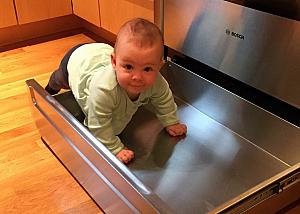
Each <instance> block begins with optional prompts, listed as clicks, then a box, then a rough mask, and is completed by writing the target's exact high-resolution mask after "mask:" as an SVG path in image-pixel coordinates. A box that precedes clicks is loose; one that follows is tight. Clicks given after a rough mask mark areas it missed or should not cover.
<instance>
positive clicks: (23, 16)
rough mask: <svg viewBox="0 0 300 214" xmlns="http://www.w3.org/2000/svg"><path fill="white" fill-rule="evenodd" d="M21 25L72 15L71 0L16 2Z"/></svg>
mask: <svg viewBox="0 0 300 214" xmlns="http://www.w3.org/2000/svg"><path fill="white" fill-rule="evenodd" d="M15 5H16V10H17V16H18V20H19V24H26V23H30V22H35V21H41V20H45V19H50V18H54V17H59V16H64V15H69V14H72V4H71V0H51V1H50V0H47V1H42V0H15Z"/></svg>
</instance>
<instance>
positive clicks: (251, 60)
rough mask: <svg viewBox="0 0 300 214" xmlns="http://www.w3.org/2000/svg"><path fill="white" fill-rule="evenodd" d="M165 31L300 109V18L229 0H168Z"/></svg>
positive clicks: (184, 48) (180, 47)
mask: <svg viewBox="0 0 300 214" xmlns="http://www.w3.org/2000/svg"><path fill="white" fill-rule="evenodd" d="M243 2H245V1H243ZM249 2H250V1H249ZM294 9H298V10H299V7H296V8H294ZM298 12H299V11H298ZM164 35H165V41H166V45H167V46H169V47H171V48H173V49H175V50H177V51H179V52H181V53H183V54H185V55H187V56H189V57H192V58H194V59H196V60H198V61H200V62H202V63H204V64H206V65H208V66H210V67H212V68H215V69H217V70H218V71H221V72H223V73H226V74H228V75H229V76H231V77H234V78H236V79H238V80H240V81H242V82H244V83H246V84H248V85H251V86H253V87H255V88H257V89H259V90H261V91H263V92H265V93H267V94H269V95H271V96H273V97H276V98H278V99H280V100H282V101H285V102H287V103H289V104H290V105H292V106H295V107H297V108H298V109H299V108H300V97H299V94H300V87H299V82H300V72H299V71H300V60H299V56H300V22H299V21H297V20H293V19H288V18H284V17H280V16H277V15H273V14H270V13H266V12H262V11H258V10H255V9H251V8H247V7H244V6H241V5H237V4H233V3H231V2H227V1H223V0H165V6H164Z"/></svg>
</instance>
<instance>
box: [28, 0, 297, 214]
mask: <svg viewBox="0 0 300 214" xmlns="http://www.w3.org/2000/svg"><path fill="white" fill-rule="evenodd" d="M296 2H299V1H296ZM164 14H165V15H164V17H165V19H164V26H165V27H164V32H165V38H166V43H167V45H168V46H169V47H170V48H172V49H174V50H176V51H177V52H179V53H180V54H183V55H184V56H187V57H191V58H193V59H194V60H196V61H199V62H200V63H203V64H206V65H208V67H209V68H212V69H215V70H217V71H218V72H220V73H223V74H226V75H227V74H228V75H229V76H231V77H234V78H235V79H238V80H239V81H241V82H243V83H245V84H248V85H251V87H254V88H255V89H258V90H261V91H263V92H266V93H267V94H269V95H270V96H272V97H275V98H276V100H277V99H278V100H279V101H282V102H285V103H286V104H287V105H290V106H292V107H293V108H296V109H297V110H299V106H300V102H299V101H300V100H299V94H300V93H298V92H299V84H298V82H299V81H298V82H297V80H299V72H296V71H300V70H299V69H298V68H299V60H297V58H298V56H299V54H298V55H297V53H298V52H299V46H300V45H299V39H298V40H297V38H299V20H297V19H295V20H294V19H291V18H290V17H289V18H286V17H280V16H278V15H274V14H269V13H266V12H263V11H258V10H256V9H252V8H247V7H244V6H241V5H238V4H233V3H230V2H227V1H220V0H213V1H205V0H202V1H200V0H199V1H192V0H186V1H179V0H166V1H165V5H164ZM238 18H239V19H238ZM245 20H246V21H245ZM246 23H247V24H246ZM249 23H250V25H249ZM269 23H271V24H269ZM284 24H287V26H288V27H287V28H286V29H287V32H289V33H288V35H286V34H284V33H283V32H282V31H281V30H278V31H280V33H279V37H276V36H274V37H272V39H274V40H272V41H278V42H275V43H272V44H274V46H272V45H271V43H270V32H274V31H275V29H282V28H284V29H285V27H283V26H285V25H284ZM275 25H276V26H277V27H275ZM249 26H250V27H249ZM253 28H255V29H256V30H257V29H260V31H262V32H261V33H259V34H258V33H257V32H256V33H254V34H255V35H256V36H255V35H253V34H251V33H249V32H255V31H253V30H254V29H253ZM232 32H234V33H233V34H232ZM175 35H176V36H175ZM272 35H273V34H272ZM279 41H280V42H279ZM270 48H271V49H270ZM287 53H289V54H288V55H289V57H286V55H287ZM174 61H175V60H174V58H171V60H169V61H167V62H166V64H165V66H164V67H163V69H162V71H161V72H162V73H163V75H164V76H165V77H166V79H167V80H168V82H169V83H170V86H171V88H172V90H173V92H174V95H175V100H176V102H177V104H178V114H179V117H180V118H181V120H182V121H183V122H184V123H186V124H187V126H188V134H187V136H186V137H185V138H172V137H170V136H168V135H167V134H166V133H165V132H164V130H163V127H162V126H161V124H160V123H159V121H158V120H157V119H156V118H155V116H154V115H153V113H151V111H149V108H141V109H140V110H139V111H138V112H137V114H136V115H135V116H134V118H133V120H132V122H131V123H130V124H129V125H128V126H127V128H126V129H125V130H124V132H123V133H122V135H121V138H122V140H123V141H124V142H125V143H126V145H127V146H128V147H129V148H131V149H133V150H134V151H135V160H134V161H133V162H132V163H130V164H129V165H128V166H125V165H123V164H122V163H120V162H119V161H118V160H117V159H116V157H115V156H113V155H112V154H111V153H110V152H109V151H108V150H107V149H106V148H105V147H104V146H103V145H102V144H101V142H99V141H97V139H96V138H95V137H94V136H92V134H91V133H90V132H89V131H88V130H87V129H86V127H84V126H83V125H82V121H83V118H84V115H83V114H82V112H81V110H80V108H79V106H78V105H77V103H76V101H75V100H74V98H73V96H72V93H71V92H66V93H63V94H59V95H57V96H54V97H52V96H50V95H49V94H48V93H47V92H46V91H45V90H44V89H43V88H42V87H41V86H40V85H39V84H38V83H37V82H36V81H35V80H28V81H26V83H27V85H28V89H29V96H30V100H31V104H32V107H33V108H32V109H33V116H34V118H35V121H36V125H37V127H38V129H39V131H40V133H41V136H42V139H43V141H44V142H45V144H46V145H47V146H48V147H49V149H51V151H53V153H54V154H55V155H56V156H57V157H58V158H59V159H60V160H61V162H62V163H63V164H64V166H65V167H66V168H67V169H68V170H69V171H70V173H72V175H73V176H74V177H75V178H76V180H77V181H78V182H79V183H80V184H81V185H82V187H83V188H85V189H86V191H87V192H88V193H89V194H90V196H91V197H92V198H93V199H94V201H95V202H96V203H97V204H98V205H99V206H100V207H101V208H102V209H103V210H104V211H105V212H107V213H206V212H211V213H241V212H244V211H248V212H251V211H252V212H254V211H255V210H258V209H259V208H261V207H262V209H265V207H267V206H265V205H266V204H270V203H272V200H274V199H275V200H276V198H280V196H281V195H283V196H284V198H288V201H285V202H284V203H281V204H278V203H276V205H274V204H273V205H272V206H273V207H274V209H277V210H278V209H281V208H282V207H284V206H286V205H287V204H288V203H291V202H293V201H295V200H297V199H298V200H299V196H300V195H299V192H300V182H299V181H300V155H299V154H300V129H299V127H298V126H297V125H295V124H293V123H290V122H288V121H286V120H285V119H282V118H280V117H279V116H278V115H275V114H274V113H271V112H269V111H267V110H265V109H263V108H262V107H260V106H258V105H256V104H255V103H253V102H250V101H249V100H247V99H245V98H243V97H241V96H239V95H236V94H234V93H232V92H230V91H229V90H228V89H226V88H224V87H221V86H219V85H217V84H215V83H213V82H211V81H209V80H207V79H205V78H203V77H201V76H200V75H198V74H197V72H191V71H190V70H188V69H186V68H185V67H182V66H181V65H178V64H177V63H175V62H174ZM202 68H203V67H199V69H202ZM266 68H268V69H266ZM196 69H197V67H196ZM296 116H297V115H296ZM287 194H288V195H289V197H286V195H287ZM281 201H282V200H281ZM283 201H284V200H283ZM269 208H270V207H269ZM271 208H272V207H271Z"/></svg>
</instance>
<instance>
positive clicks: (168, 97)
mask: <svg viewBox="0 0 300 214" xmlns="http://www.w3.org/2000/svg"><path fill="white" fill-rule="evenodd" d="M150 102H151V104H152V105H153V106H154V110H155V114H156V116H157V118H158V119H159V120H160V122H161V123H162V125H163V126H164V127H166V126H170V125H174V124H177V123H179V119H178V117H177V115H176V111H177V105H176V103H175V101H174V98H173V94H172V91H171V89H170V88H169V84H168V82H167V81H166V80H165V78H164V77H163V76H162V75H161V74H160V73H159V74H158V76H157V80H156V82H155V84H154V86H153V88H152V95H151V101H150Z"/></svg>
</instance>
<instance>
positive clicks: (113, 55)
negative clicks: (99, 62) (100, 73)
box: [110, 52, 116, 69]
mask: <svg viewBox="0 0 300 214" xmlns="http://www.w3.org/2000/svg"><path fill="white" fill-rule="evenodd" d="M110 61H111V64H112V66H113V68H114V69H115V68H116V54H115V53H114V52H113V53H112V54H111V55H110Z"/></svg>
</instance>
